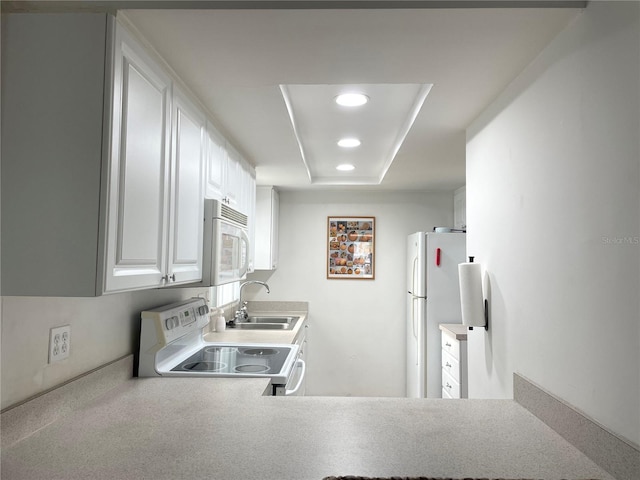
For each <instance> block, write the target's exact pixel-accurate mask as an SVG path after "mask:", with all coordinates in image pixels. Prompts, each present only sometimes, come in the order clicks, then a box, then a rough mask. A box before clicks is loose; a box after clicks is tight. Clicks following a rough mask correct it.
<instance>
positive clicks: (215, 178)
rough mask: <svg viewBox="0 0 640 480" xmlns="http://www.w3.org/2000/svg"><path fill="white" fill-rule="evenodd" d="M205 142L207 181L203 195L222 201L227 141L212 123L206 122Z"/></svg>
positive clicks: (225, 172)
mask: <svg viewBox="0 0 640 480" xmlns="http://www.w3.org/2000/svg"><path fill="white" fill-rule="evenodd" d="M206 143H207V150H206V152H207V153H206V155H207V157H206V166H207V173H206V179H207V181H206V184H205V196H206V198H215V199H216V200H220V201H222V200H223V199H224V195H225V190H224V189H225V185H226V182H227V179H226V174H227V145H226V143H227V142H226V141H225V139H224V137H223V136H222V135H220V133H219V132H218V131H217V130H216V129H215V128H214V127H213V125H211V124H208V125H207V140H206ZM225 203H226V202H225Z"/></svg>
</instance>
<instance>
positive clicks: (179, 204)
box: [104, 25, 205, 292]
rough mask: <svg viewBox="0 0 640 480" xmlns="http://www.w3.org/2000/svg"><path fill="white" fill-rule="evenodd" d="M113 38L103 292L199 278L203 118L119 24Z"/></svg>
mask: <svg viewBox="0 0 640 480" xmlns="http://www.w3.org/2000/svg"><path fill="white" fill-rule="evenodd" d="M115 38H116V42H115V55H114V59H115V61H114V67H115V68H114V95H113V100H114V101H113V123H112V125H113V127H112V135H111V138H112V144H111V159H110V164H111V170H110V179H111V181H110V183H109V196H108V205H109V217H108V222H107V249H106V253H107V260H106V268H105V288H104V291H105V292H114V291H122V290H132V289H139V288H147V287H157V286H163V285H169V284H181V283H185V282H193V281H197V280H200V279H201V278H202V216H203V213H202V209H203V202H202V200H203V198H204V197H203V192H202V160H203V159H202V151H203V129H204V123H205V119H204V115H203V114H201V113H200V112H198V111H197V109H196V108H195V107H193V106H192V105H191V104H190V102H189V101H188V100H187V99H186V97H185V95H184V94H183V93H182V92H180V91H179V90H178V89H177V88H176V90H175V94H174V95H172V91H171V86H172V83H171V79H170V77H168V76H167V75H166V74H165V73H164V72H163V70H162V69H161V68H160V67H159V66H158V65H157V64H156V63H155V62H154V61H153V59H151V58H150V57H148V56H147V55H146V53H145V52H144V50H143V49H142V47H141V46H140V45H139V44H138V43H137V42H136V41H135V39H133V38H132V37H131V36H130V35H129V34H127V32H126V31H125V30H124V28H122V27H121V26H119V25H117V27H116V37H115ZM172 100H173V101H172ZM169 119H171V121H169ZM171 137H173V138H171ZM170 139H171V140H172V141H170Z"/></svg>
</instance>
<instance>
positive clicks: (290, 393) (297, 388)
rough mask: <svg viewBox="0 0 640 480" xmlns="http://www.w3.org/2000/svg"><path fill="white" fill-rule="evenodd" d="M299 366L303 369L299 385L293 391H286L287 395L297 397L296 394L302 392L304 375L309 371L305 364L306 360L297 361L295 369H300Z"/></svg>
mask: <svg viewBox="0 0 640 480" xmlns="http://www.w3.org/2000/svg"><path fill="white" fill-rule="evenodd" d="M298 366H300V368H302V373H301V374H300V378H298V384H297V385H296V386H295V387H294V388H292V389H291V390H288V389H285V391H284V394H285V395H295V394H296V392H297V391H298V390H300V387H301V386H302V382H303V381H304V375H305V373H306V371H307V365H306V364H305V363H304V360H302V359H301V358H299V359H298V360H296V364H295V365H294V367H293V368H298Z"/></svg>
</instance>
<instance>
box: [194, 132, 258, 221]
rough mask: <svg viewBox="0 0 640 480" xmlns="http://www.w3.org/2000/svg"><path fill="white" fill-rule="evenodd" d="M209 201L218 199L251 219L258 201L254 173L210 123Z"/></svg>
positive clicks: (207, 159) (207, 192) (208, 148)
mask: <svg viewBox="0 0 640 480" xmlns="http://www.w3.org/2000/svg"><path fill="white" fill-rule="evenodd" d="M206 143H207V153H206V166H207V172H206V179H207V180H206V185H205V195H206V198H215V199H216V200H220V201H221V202H223V203H224V204H225V205H228V206H230V207H231V208H233V209H234V210H238V211H239V212H242V213H244V214H245V215H247V216H249V213H250V212H251V211H252V210H253V203H254V201H255V193H254V192H253V189H254V188H255V172H254V170H253V167H252V166H251V165H249V163H248V162H246V161H245V160H244V159H243V158H242V156H241V155H240V153H239V152H238V151H237V150H236V149H235V148H234V147H233V145H231V144H230V143H229V142H227V141H226V140H225V138H224V137H223V136H222V134H220V132H218V131H217V130H216V129H215V127H214V126H213V125H211V124H209V125H208V127H207V140H206Z"/></svg>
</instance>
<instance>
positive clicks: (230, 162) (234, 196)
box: [225, 142, 245, 213]
mask: <svg viewBox="0 0 640 480" xmlns="http://www.w3.org/2000/svg"><path fill="white" fill-rule="evenodd" d="M241 195H242V157H241V156H240V154H239V153H238V151H237V150H236V149H235V148H233V145H231V144H230V143H229V142H227V176H226V184H225V197H226V202H225V203H226V204H227V205H229V206H230V207H231V208H233V209H235V210H238V211H240V209H239V208H238V201H239V200H240V196H241ZM242 213H245V212H242Z"/></svg>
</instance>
